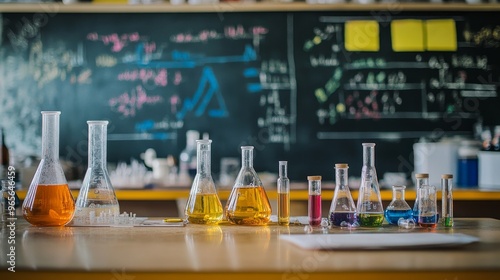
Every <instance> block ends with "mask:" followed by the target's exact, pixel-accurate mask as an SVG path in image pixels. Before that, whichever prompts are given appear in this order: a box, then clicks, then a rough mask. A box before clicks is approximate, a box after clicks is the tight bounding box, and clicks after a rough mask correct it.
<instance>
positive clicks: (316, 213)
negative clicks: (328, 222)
mask: <svg viewBox="0 0 500 280" xmlns="http://www.w3.org/2000/svg"><path fill="white" fill-rule="evenodd" d="M308 206H309V211H308V213H309V225H311V226H319V225H320V224H321V195H319V194H313V195H309V205H308Z"/></svg>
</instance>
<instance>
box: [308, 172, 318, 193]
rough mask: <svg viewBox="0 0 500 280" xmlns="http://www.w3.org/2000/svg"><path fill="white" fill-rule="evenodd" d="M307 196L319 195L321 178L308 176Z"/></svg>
mask: <svg viewBox="0 0 500 280" xmlns="http://www.w3.org/2000/svg"><path fill="white" fill-rule="evenodd" d="M307 180H308V182H309V195H320V194H321V176H308V177H307Z"/></svg>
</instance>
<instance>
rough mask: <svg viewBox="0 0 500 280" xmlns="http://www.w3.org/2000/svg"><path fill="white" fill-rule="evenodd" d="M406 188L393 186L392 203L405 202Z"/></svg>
mask: <svg viewBox="0 0 500 280" xmlns="http://www.w3.org/2000/svg"><path fill="white" fill-rule="evenodd" d="M405 189H406V187H405V186H393V187H392V201H395V200H405Z"/></svg>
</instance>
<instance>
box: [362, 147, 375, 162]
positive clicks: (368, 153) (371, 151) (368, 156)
mask: <svg viewBox="0 0 500 280" xmlns="http://www.w3.org/2000/svg"><path fill="white" fill-rule="evenodd" d="M363 166H375V144H373V143H363Z"/></svg>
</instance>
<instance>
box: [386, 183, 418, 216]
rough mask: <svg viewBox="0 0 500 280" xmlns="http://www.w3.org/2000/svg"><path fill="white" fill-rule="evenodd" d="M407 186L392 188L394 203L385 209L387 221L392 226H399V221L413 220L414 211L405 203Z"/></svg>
mask: <svg viewBox="0 0 500 280" xmlns="http://www.w3.org/2000/svg"><path fill="white" fill-rule="evenodd" d="M405 189H406V186H392V201H391V203H389V205H388V206H387V208H386V209H385V219H386V221H387V222H388V223H389V224H391V225H397V224H398V221H399V219H405V220H406V219H412V218H413V210H412V209H411V207H410V205H408V203H406V201H405Z"/></svg>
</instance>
